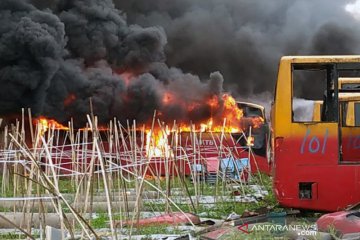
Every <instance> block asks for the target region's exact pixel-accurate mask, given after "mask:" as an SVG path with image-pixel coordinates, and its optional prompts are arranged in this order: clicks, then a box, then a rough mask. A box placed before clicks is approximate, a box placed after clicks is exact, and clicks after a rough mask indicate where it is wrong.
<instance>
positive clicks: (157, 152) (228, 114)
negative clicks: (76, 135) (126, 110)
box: [34, 93, 264, 158]
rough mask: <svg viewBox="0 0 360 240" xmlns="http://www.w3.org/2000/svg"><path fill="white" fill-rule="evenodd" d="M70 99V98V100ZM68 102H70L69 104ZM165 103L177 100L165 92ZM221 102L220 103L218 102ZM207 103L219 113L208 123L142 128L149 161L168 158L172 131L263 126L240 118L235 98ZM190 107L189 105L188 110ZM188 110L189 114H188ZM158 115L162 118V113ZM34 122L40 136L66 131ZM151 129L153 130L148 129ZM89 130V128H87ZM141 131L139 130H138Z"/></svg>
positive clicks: (53, 124) (55, 124) (257, 120)
mask: <svg viewBox="0 0 360 240" xmlns="http://www.w3.org/2000/svg"><path fill="white" fill-rule="evenodd" d="M69 99H70V100H73V97H71V98H69ZM70 100H69V101H70ZM162 101H163V103H164V104H170V103H171V102H172V101H176V99H175V98H174V96H173V95H172V94H171V93H165V94H164V96H163V99H162ZM220 101H222V102H220ZM206 104H207V105H208V106H209V107H210V108H211V110H212V113H218V112H219V111H222V113H221V114H220V115H221V117H219V116H220V115H219V114H212V115H214V116H215V115H216V116H217V119H215V118H214V117H213V116H210V117H209V118H208V119H207V120H205V121H202V122H199V123H183V122H182V123H177V124H176V127H174V126H173V128H172V129H170V128H169V126H168V125H167V123H164V125H163V127H153V128H151V127H150V126H145V133H146V146H145V149H146V155H147V156H148V157H150V158H152V157H160V156H162V157H164V156H167V157H169V156H170V154H171V149H170V146H169V145H168V136H169V135H170V134H171V133H174V132H178V133H180V132H224V133H236V132H241V131H242V130H243V129H241V127H243V126H242V125H241V124H240V122H241V121H243V120H245V122H249V124H250V125H252V127H253V128H258V127H260V126H261V124H263V123H264V119H263V118H261V117H254V118H250V119H249V118H246V119H245V118H243V111H242V110H241V109H239V108H238V106H237V104H236V101H235V99H234V98H233V97H232V96H230V95H228V94H224V95H223V96H222V99H220V100H219V99H218V97H216V96H215V97H212V98H210V99H208V100H207V101H206ZM192 107H193V106H191V105H190V106H188V108H189V109H190V110H191V109H192ZM190 110H189V111H190ZM158 116H160V117H161V114H159V115H158ZM34 123H36V124H37V125H38V129H39V130H40V132H41V133H42V134H44V133H45V132H46V131H47V130H48V129H51V128H54V129H60V130H69V128H68V127H66V126H64V125H62V124H61V123H58V122H57V121H56V120H54V119H47V118H45V117H39V118H37V119H36V120H35V121H34ZM105 129H107V128H101V129H99V130H105ZM151 129H152V130H151ZM88 130H91V129H88ZM139 131H141V129H139Z"/></svg>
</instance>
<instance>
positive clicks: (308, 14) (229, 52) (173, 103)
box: [0, 0, 360, 126]
mask: <svg viewBox="0 0 360 240" xmlns="http://www.w3.org/2000/svg"><path fill="white" fill-rule="evenodd" d="M348 2H349V1H335V0H332V1H325V0H320V1H316V2H310V1H301V0H296V1H291V2H290V1H287V0H270V1H260V0H259V1H245V0H172V1H166V0H152V1H151V2H150V1H147V0H127V1H120V0H114V1H111V0H73V1H71V0H53V1H48V0H32V1H30V0H29V1H25V0H1V2H0V83H1V88H0V114H1V115H7V114H13V113H16V112H18V111H19V109H20V108H22V107H31V108H32V110H33V112H34V113H35V115H38V116H39V115H45V116H47V117H53V118H56V119H57V120H59V121H62V122H66V121H68V120H69V119H70V117H74V119H76V120H77V124H78V125H79V126H80V125H82V124H83V123H84V122H85V118H84V116H85V114H86V113H89V112H90V109H89V99H90V98H91V99H92V103H93V106H94V112H95V114H96V115H98V116H99V118H100V121H101V122H105V121H108V120H109V119H111V118H113V117H117V118H118V119H120V120H121V121H125V120H126V119H137V120H138V121H139V122H147V121H148V120H149V119H151V117H152V114H153V111H154V110H155V109H156V110H158V112H159V114H160V115H161V117H162V118H163V119H164V120H169V121H170V120H173V119H176V120H181V121H190V120H192V121H201V120H202V119H205V118H208V117H209V116H210V115H214V114H215V115H216V114H218V115H219V116H220V115H221V111H222V107H221V106H222V105H221V103H222V98H221V96H222V94H223V90H224V89H225V90H226V91H230V92H231V93H232V94H233V95H236V96H238V97H240V98H242V99H248V98H250V99H251V98H252V96H254V94H255V95H256V96H258V95H259V94H260V95H262V96H268V95H269V94H268V93H269V92H272V91H273V88H274V84H275V79H276V71H277V65H278V60H279V58H280V57H281V56H282V55H290V54H296V55H299V54H312V55H313V54H355V53H358V52H359V39H360V36H359V33H360V32H359V24H358V22H357V21H356V20H355V19H354V18H353V17H352V16H351V15H350V14H349V13H348V12H346V11H345V10H344V6H345V5H346V4H347V3H348ZM304 91H305V90H304ZM270 95H271V94H270ZM213 97H215V98H216V99H217V100H218V101H219V103H220V109H219V111H217V112H216V113H214V112H212V109H211V107H210V106H209V105H208V104H205V101H204V100H206V99H209V98H213ZM179 99H181V101H179ZM189 106H190V108H189Z"/></svg>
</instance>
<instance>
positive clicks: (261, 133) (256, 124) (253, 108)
mask: <svg viewBox="0 0 360 240" xmlns="http://www.w3.org/2000/svg"><path fill="white" fill-rule="evenodd" d="M237 106H238V107H239V109H241V110H242V111H243V118H242V119H241V121H240V125H241V128H242V129H243V131H244V134H245V136H246V139H245V138H242V133H241V134H233V137H234V138H235V139H237V140H238V142H239V144H240V145H241V146H247V145H249V144H250V145H251V151H252V154H250V156H249V159H250V165H251V166H250V168H251V172H253V173H256V172H262V173H265V174H268V175H270V174H271V160H270V157H269V156H270V154H269V151H270V144H269V143H270V137H269V124H268V122H267V120H266V116H265V108H264V107H263V106H261V105H258V104H254V103H249V102H240V101H238V102H237ZM239 136H240V137H239ZM249 141H251V143H249ZM247 150H249V149H247Z"/></svg>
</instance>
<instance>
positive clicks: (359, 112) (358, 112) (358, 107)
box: [354, 102, 360, 127]
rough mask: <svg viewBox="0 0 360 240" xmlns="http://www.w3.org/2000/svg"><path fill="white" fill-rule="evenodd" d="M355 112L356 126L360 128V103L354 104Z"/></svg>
mask: <svg viewBox="0 0 360 240" xmlns="http://www.w3.org/2000/svg"><path fill="white" fill-rule="evenodd" d="M354 108H355V109H354V110H355V114H354V115H355V126H356V127H360V103H359V102H356V103H354Z"/></svg>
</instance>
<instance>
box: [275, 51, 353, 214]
mask: <svg viewBox="0 0 360 240" xmlns="http://www.w3.org/2000/svg"><path fill="white" fill-rule="evenodd" d="M359 76H360V56H312V57H306V56H304V57H301V56H297V57H292V56H291V57H290V56H289V57H283V58H281V60H280V65H279V72H278V79H277V84H276V90H275V95H274V102H273V105H272V112H271V121H272V137H273V141H274V156H273V159H274V165H273V173H274V182H273V184H274V193H275V196H276V198H277V199H278V201H279V203H280V204H281V205H283V206H285V207H294V208H300V209H312V210H320V211H336V210H339V209H344V208H346V207H347V206H349V205H353V204H356V203H358V202H359V201H360V193H359V191H358V188H359V171H360V165H359V164H360V159H359V156H360V155H359V154H360V152H359V147H358V146H359V144H358V143H359V141H358V140H359V134H360V132H359V127H360V125H358V124H357V123H356V121H355V122H354V123H355V124H349V123H350V122H351V121H350V120H348V119H347V118H348V117H349V116H355V117H356V118H358V115H359V113H358V107H355V110H354V112H353V113H350V110H349V109H350V108H349V107H348V106H350V105H351V104H352V103H354V106H355V105H356V106H358V103H357V102H358V101H359V99H358V96H357V95H358V92H359V89H358V88H347V89H345V88H339V79H340V78H342V77H350V78H355V77H359ZM307 84H311V85H312V88H311V89H309V88H308V87H306V86H308V85H307ZM302 88H303V89H306V90H303V91H301V89H302ZM299 89H300V90H299ZM299 95H300V96H299ZM299 97H300V98H306V99H310V100H312V101H322V108H321V116H320V117H319V119H318V120H317V121H314V119H313V118H311V117H309V118H307V119H305V118H302V117H301V116H299V115H298V114H297V113H296V112H295V111H294V104H293V100H294V98H299ZM334 193H336V195H334Z"/></svg>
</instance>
